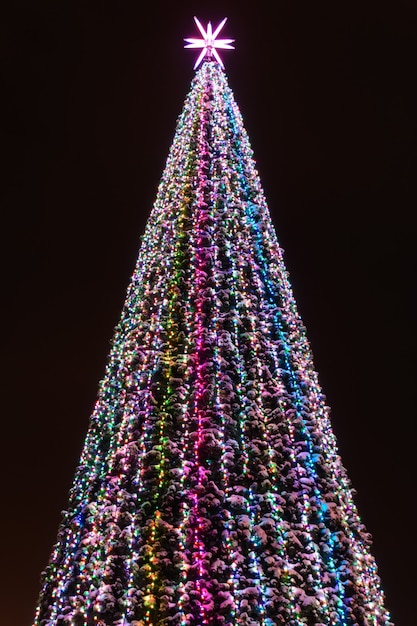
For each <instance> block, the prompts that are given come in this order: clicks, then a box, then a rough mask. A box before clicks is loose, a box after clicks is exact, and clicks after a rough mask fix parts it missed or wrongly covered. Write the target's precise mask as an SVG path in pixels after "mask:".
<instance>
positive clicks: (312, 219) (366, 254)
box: [0, 0, 417, 626]
mask: <svg viewBox="0 0 417 626" xmlns="http://www.w3.org/2000/svg"><path fill="white" fill-rule="evenodd" d="M148 4H149V6H148ZM271 6H275V14H273V13H271ZM143 7H144V5H143V4H142V3H141V2H139V1H138V0H136V1H132V0H124V1H123V2H114V3H109V2H103V1H97V2H92V1H91V0H83V1H73V2H68V1H67V2H64V1H63V2H56V0H38V1H37V2H35V3H33V2H29V1H26V2H25V1H20V2H15V3H14V8H12V9H10V10H9V13H8V15H6V16H3V18H2V19H1V20H0V49H1V61H2V78H1V87H2V105H3V115H2V122H3V123H2V131H1V145H2V149H3V153H4V154H3V157H4V164H3V167H2V179H3V182H2V184H1V194H2V219H3V221H4V226H3V229H2V235H3V238H4V241H3V244H2V246H1V251H2V255H3V260H2V268H3V279H2V280H3V288H2V292H3V313H4V321H3V323H2V330H3V337H2V351H3V358H2V363H3V366H4V372H3V373H2V376H1V382H2V392H1V397H2V409H3V410H2V413H3V415H2V424H3V445H2V453H1V457H2V461H3V462H4V469H3V473H2V504H3V508H2V516H1V526H2V532H1V537H2V549H1V576H2V584H1V587H0V589H1V594H2V599H1V615H0V624H1V626H30V624H31V619H32V616H33V612H34V608H35V602H36V597H37V594H38V592H39V588H40V583H39V577H40V573H41V570H42V569H43V568H44V567H45V566H46V563H47V561H48V558H49V554H50V551H51V548H52V545H53V544H54V542H55V539H56V533H57V528H58V524H59V520H60V511H61V510H62V509H64V508H65V507H66V501H67V493H68V490H69V488H70V485H71V480H72V476H73V474H74V471H75V467H76V464H77V461H78V457H79V455H80V452H81V447H82V444H83V439H84V437H85V434H86V430H87V425H88V418H89V415H90V413H91V410H92V408H93V404H94V401H95V396H96V391H97V386H98V382H99V380H100V378H101V377H102V375H103V373H104V368H105V363H106V356H107V353H108V350H109V342H110V339H111V336H112V332H113V328H114V326H115V324H116V323H117V320H118V317H119V313H120V310H121V308H122V304H123V300H124V294H125V290H126V288H127V285H128V281H129V278H130V275H131V273H132V271H133V268H134V264H135V260H136V256H137V252H138V245H139V237H140V235H141V234H142V232H143V229H144V225H145V222H146V219H147V216H148V214H149V212H150V209H151V206H152V203H153V200H154V198H155V195H156V189H157V185H158V182H159V179H160V176H161V174H162V170H163V167H164V163H165V159H166V156H167V153H168V149H169V146H170V144H171V141H172V138H173V134H174V129H175V124H176V119H177V116H178V115H179V113H180V111H181V108H182V104H183V101H184V98H185V96H186V94H187V92H188V90H189V86H190V82H191V79H192V76H193V69H192V67H193V64H194V59H195V52H194V51H190V50H184V49H183V47H182V46H183V42H182V38H183V37H187V36H188V37H190V36H191V37H193V36H196V31H195V27H194V23H193V19H192V18H193V15H197V16H198V17H199V18H200V19H201V20H202V21H207V20H208V19H211V20H212V21H213V22H215V23H217V21H219V20H220V19H222V18H223V17H224V16H227V17H228V18H229V20H228V23H227V24H226V26H225V28H224V30H223V36H225V37H227V36H230V37H234V38H235V39H236V44H235V45H236V50H235V51H230V52H224V53H223V59H224V61H225V65H226V71H227V75H228V79H229V84H230V86H231V88H232V89H233V91H234V94H235V97H236V100H237V102H238V104H239V106H240V109H241V111H242V114H243V117H244V121H245V125H246V129H247V131H248V133H249V137H250V140H251V143H252V147H253V149H254V152H255V159H256V161H257V164H258V170H259V173H260V177H261V181H262V184H263V187H264V190H265V193H266V197H267V200H268V203H269V206H270V210H271V214H272V218H273V220H274V224H275V226H276V228H277V232H278V238H279V241H280V243H281V245H282V247H283V248H284V250H285V259H286V264H287V268H288V270H289V272H290V277H291V281H292V284H293V287H294V292H295V296H296V300H297V302H298V307H299V311H300V313H301V316H302V318H303V321H304V323H305V325H306V327H307V334H308V337H309V340H310V342H311V345H312V349H313V353H314V358H315V365H316V368H317V370H318V372H319V378H320V381H321V384H322V386H323V389H324V392H325V394H326V396H327V400H328V404H329V405H330V406H331V407H332V422H333V427H334V430H335V432H336V435H337V438H338V442H339V448H340V452H341V456H342V459H343V461H344V464H345V466H346V468H347V471H348V474H349V476H350V479H351V481H352V483H353V486H354V487H355V489H356V490H357V492H358V493H357V504H358V508H359V511H360V514H361V516H362V519H363V521H364V522H365V524H366V526H367V528H368V530H369V531H370V532H371V533H372V535H373V538H374V547H373V553H374V555H375V556H376V559H377V563H378V566H379V572H380V575H381V578H382V584H383V588H384V590H385V593H386V604H387V607H388V609H389V610H390V611H391V613H392V618H393V621H394V623H395V624H396V625H397V626H411V624H413V623H415V611H414V605H415V601H416V599H415V596H416V592H415V579H416V565H415V563H416V559H417V556H416V550H415V545H416V539H415V536H416V534H417V528H416V522H415V515H416V514H415V510H414V506H415V497H416V478H417V477H416V473H415V434H414V433H413V426H414V422H415V420H416V412H415V406H416V400H415V395H416V376H415V374H416V372H415V354H416V333H415V313H414V304H413V296H414V290H415V270H416V235H417V233H416V230H417V229H416V223H417V221H416V218H415V211H416V208H417V203H416V196H417V193H416V165H417V156H416V153H417V148H416V146H417V122H416V112H417V97H416V87H415V75H416V61H417V35H416V33H417V6H416V4H413V3H412V1H411V0H408V1H407V0H396V1H395V2H388V1H387V0H385V1H383V2H376V1H375V2H374V3H371V2H369V0H353V1H351V2H346V1H344V0H342V1H341V2H338V1H337V0H332V1H331V2H330V1H328V2H322V1H321V0H318V1H317V2H311V0H310V1H308V2H304V1H302V0H301V1H299V2H294V0H285V1H284V0H277V1H276V2H275V3H272V2H264V1H262V0H259V1H258V2H253V3H251V5H250V6H249V5H247V6H246V5H245V4H244V3H240V2H235V3H231V2H227V1H224V2H221V3H217V2H210V3H208V2H200V3H198V2H193V3H191V2H182V3H180V4H179V5H177V3H174V2H170V3H165V2H160V1H158V0H153V1H151V2H149V3H147V5H146V9H145V8H143ZM4 430H5V431H6V432H4Z"/></svg>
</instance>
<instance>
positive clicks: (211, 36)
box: [184, 17, 234, 70]
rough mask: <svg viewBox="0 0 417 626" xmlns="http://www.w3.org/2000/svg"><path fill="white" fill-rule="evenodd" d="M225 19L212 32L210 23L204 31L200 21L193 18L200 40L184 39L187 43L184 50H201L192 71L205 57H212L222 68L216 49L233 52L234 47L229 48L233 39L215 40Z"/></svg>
mask: <svg viewBox="0 0 417 626" xmlns="http://www.w3.org/2000/svg"><path fill="white" fill-rule="evenodd" d="M226 20H227V17H225V18H224V20H223V21H222V22H220V24H219V25H218V26H217V28H216V30H215V31H214V32H213V30H212V26H211V22H209V23H208V24H207V30H204V27H203V26H202V25H201V23H200V21H199V20H198V19H197V18H196V17H194V21H195V23H196V24H197V27H198V30H199V31H200V33H201V34H202V36H203V38H202V39H194V38H191V39H184V41H186V42H187V45H186V46H184V48H202V50H201V54H200V56H199V57H198V59H197V61H196V62H195V65H194V69H195V70H196V69H197V67H198V66H199V65H200V63H201V61H202V60H203V59H204V57H205V56H206V57H207V58H209V59H211V58H212V57H214V58H215V59H216V61H217V62H218V63H219V64H220V66H221V67H223V68H224V65H223V61H222V60H221V58H220V56H219V53H218V52H217V50H216V48H221V49H222V50H234V46H231V45H230V44H232V43H233V42H234V39H217V35H218V34H219V33H220V31H221V29H222V28H223V26H224V25H225V23H226Z"/></svg>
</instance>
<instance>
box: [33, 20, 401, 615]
mask: <svg viewBox="0 0 417 626" xmlns="http://www.w3.org/2000/svg"><path fill="white" fill-rule="evenodd" d="M217 30H219V29H217ZM209 32H210V33H211V30H210V31H209V29H207V32H206V34H207V36H208V34H209ZM217 34H218V33H217ZM206 44H207V42H205V43H204V46H203V47H204V49H203V52H205V51H206V49H207V45H206ZM227 45H229V44H227ZM203 56H204V55H203ZM165 622H166V623H168V622H169V623H173V624H179V625H181V626H202V625H204V624H216V623H222V624H224V625H225V626H234V625H235V624H248V623H251V624H257V625H259V626H261V625H262V626H274V625H278V624H281V623H287V624H292V625H294V626H301V625H302V624H306V623H325V624H329V625H332V626H353V625H354V624H358V623H367V624H372V625H373V626H388V625H389V624H390V617H389V614H388V612H387V611H386V609H385V608H384V598H383V593H382V591H381V587H380V583H379V578H378V574H377V570H376V565H375V562H374V559H373V557H372V555H371V553H370V550H369V539H368V535H367V533H366V531H365V529H364V527H363V525H362V523H361V520H360V518H359V515H358V513H357V510H356V507H355V504H354V500H353V495H352V490H351V487H350V484H349V481H348V478H347V475H346V472H345V470H344V468H343V465H342V462H341V459H340V457H339V455H338V450H337V445H336V441H335V438H334V435H333V432H332V429H331V424H330V419H329V411H328V408H327V406H326V403H325V398H324V396H323V393H322V391H321V389H320V386H319V383H318V378H317V374H316V372H315V370H314V366H313V360H312V355H311V350H310V347H309V344H308V341H307V338H306V334H305V329H304V327H303V325H302V322H301V319H300V317H299V314H298V312H297V308H296V304H295V301H294V297H293V294H292V290H291V285H290V282H289V279H288V276H287V272H286V269H285V265H284V261H283V257H282V251H281V249H280V247H279V245H278V241H277V238H276V234H275V230H274V227H273V225H272V222H271V219H270V216H269V212H268V207H267V204H266V201H265V198H264V194H263V190H262V187H261V183H260V180H259V176H258V173H257V171H256V167H255V163H254V160H253V155H252V150H251V148H250V144H249V140H248V137H247V134H246V131H245V129H244V126H243V121H242V117H241V114H240V111H239V109H238V107H237V104H236V102H235V100H234V97H233V93H232V91H231V89H230V88H229V86H228V84H227V79H226V76H225V74H224V72H223V70H222V68H221V66H220V65H219V63H218V62H216V61H214V60H212V59H211V58H210V57H208V58H207V59H206V60H204V62H203V63H202V65H201V68H200V69H199V70H198V72H197V73H196V75H195V77H194V79H193V82H192V84H191V89H190V92H189V94H188V96H187V98H186V101H185V103H184V108H183V111H182V113H181V115H180V117H179V119H178V122H177V127H176V133H175V136H174V140H173V143H172V146H171V149H170V153H169V155H168V159H167V162H166V166H165V170H164V173H163V175H162V178H161V182H160V185H159V188H158V192H157V197H156V201H155V204H154V207H153V210H152V212H151V215H150V217H149V220H148V223H147V226H146V230H145V233H144V235H143V237H142V242H141V247H140V254H139V257H138V261H137V264H136V267H135V271H134V273H133V276H132V280H131V283H130V285H129V289H128V293H127V297H126V301H125V304H124V307H123V311H122V316H121V319H120V322H119V324H118V325H117V327H116V329H115V334H114V338H113V342H112V348H111V352H110V355H109V361H108V365H107V368H106V372H105V376H104V378H103V381H102V382H101V384H100V392H99V397H98V400H97V403H96V406H95V409H94V412H93V415H92V417H91V422H90V427H89V430H88V433H87V437H86V441H85V446H84V449H83V452H82V455H81V459H80V463H79V465H78V467H77V471H76V476H75V479H74V483H73V486H72V489H71V492H70V500H69V506H68V510H67V512H65V514H64V516H63V521H62V524H61V527H60V531H59V536H58V542H57V544H56V546H55V548H54V550H53V553H52V555H51V559H50V563H49V565H48V567H47V569H46V571H45V573H44V580H43V588H42V591H41V595H40V599H39V604H38V609H37V612H36V616H35V620H34V626H35V625H36V626H40V625H41V624H42V626H64V625H74V624H101V625H107V624H110V623H111V624H118V625H119V624H120V625H122V624H123V625H124V626H125V625H126V626H127V625H129V626H133V625H134V626H137V624H142V626H144V625H145V624H147V625H148V626H149V625H154V624H157V623H165Z"/></svg>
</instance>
